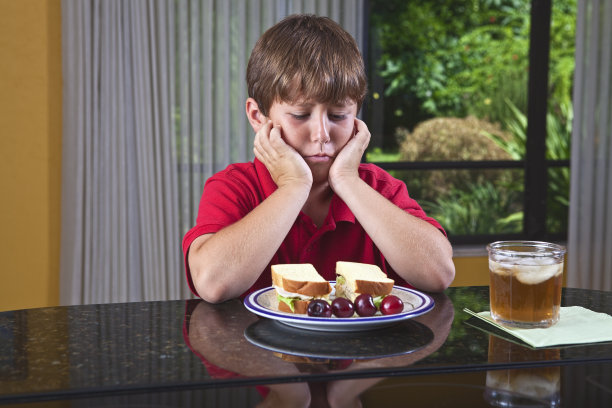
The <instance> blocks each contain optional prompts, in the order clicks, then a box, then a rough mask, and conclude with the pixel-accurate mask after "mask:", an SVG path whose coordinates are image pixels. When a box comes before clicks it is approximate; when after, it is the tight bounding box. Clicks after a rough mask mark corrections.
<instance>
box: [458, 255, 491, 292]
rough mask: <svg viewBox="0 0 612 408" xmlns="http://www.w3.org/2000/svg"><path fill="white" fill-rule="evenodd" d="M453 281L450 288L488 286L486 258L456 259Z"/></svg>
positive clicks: (487, 261)
mask: <svg viewBox="0 0 612 408" xmlns="http://www.w3.org/2000/svg"><path fill="white" fill-rule="evenodd" d="M453 261H454V262H455V280H454V281H453V284H452V285H451V286H470V285H484V286H488V285H489V259H488V258H487V257H486V256H466V257H456V258H454V259H453Z"/></svg>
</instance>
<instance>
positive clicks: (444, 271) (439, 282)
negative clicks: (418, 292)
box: [427, 259, 455, 293]
mask: <svg viewBox="0 0 612 408" xmlns="http://www.w3.org/2000/svg"><path fill="white" fill-rule="evenodd" d="M434 268H435V270H433V271H431V273H430V274H429V276H430V279H429V287H428V288H427V289H428V291H430V292H434V293H439V292H443V291H445V290H446V289H447V288H448V287H449V286H450V285H451V284H452V283H453V281H454V280H455V264H454V263H453V260H452V259H449V260H448V261H447V260H444V261H442V262H440V263H439V264H437V265H435V266H434Z"/></svg>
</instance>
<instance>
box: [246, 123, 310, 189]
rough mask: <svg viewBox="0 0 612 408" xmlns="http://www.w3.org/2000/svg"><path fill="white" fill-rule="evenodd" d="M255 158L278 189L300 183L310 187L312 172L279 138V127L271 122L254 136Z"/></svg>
mask: <svg viewBox="0 0 612 408" xmlns="http://www.w3.org/2000/svg"><path fill="white" fill-rule="evenodd" d="M253 152H254V153H255V157H257V159H259V161H261V162H262V163H263V164H264V165H265V166H266V168H267V169H268V171H269V172H270V175H271V176H272V179H273V180H274V182H275V183H276V185H277V186H278V187H279V188H280V187H282V186H284V185H290V184H297V183H301V184H304V185H307V186H308V188H310V187H311V186H312V172H311V171H310V168H309V167H308V165H307V164H306V162H305V161H304V158H303V157H302V156H300V154H299V153H298V152H297V151H296V150H295V149H294V148H292V147H291V146H289V145H288V144H287V143H285V141H284V140H283V138H282V137H281V127H280V126H279V125H276V126H273V125H272V121H268V122H267V123H266V124H264V125H263V126H262V127H261V128H260V129H259V131H258V132H257V134H256V135H255V142H254V144H253Z"/></svg>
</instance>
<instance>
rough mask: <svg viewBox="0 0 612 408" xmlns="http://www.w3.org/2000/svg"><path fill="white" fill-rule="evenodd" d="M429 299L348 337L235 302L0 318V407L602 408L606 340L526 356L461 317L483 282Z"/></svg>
mask: <svg viewBox="0 0 612 408" xmlns="http://www.w3.org/2000/svg"><path fill="white" fill-rule="evenodd" d="M433 297H434V300H435V302H436V306H435V308H434V309H433V310H432V311H431V312H429V313H427V314H425V315H423V316H419V317H416V318H414V319H411V320H407V321H404V322H401V323H399V324H397V325H394V326H391V327H388V328H382V329H377V330H374V331H364V332H351V333H321V332H314V331H307V330H302V329H294V328H290V327H288V326H284V325H282V324H280V323H277V322H273V321H270V320H267V319H261V318H258V317H257V316H255V315H254V314H252V313H250V312H249V311H247V310H246V309H245V308H244V306H243V305H242V303H241V302H240V301H238V300H235V301H230V302H226V303H223V304H220V305H211V304H207V303H205V302H203V301H198V300H188V301H167V302H143V303H125V304H105V305H87V306H71V307H54V308H41V309H30V310H19V311H11V312H2V313H0V404H14V405H16V406H23V405H22V404H23V403H29V405H28V406H33V407H38V406H40V407H42V406H45V407H47V406H52V407H64V406H65V407H68V406H70V407H80V406H83V407H110V406H121V407H129V406H134V407H136V406H139V407H140V406H149V407H192V406H193V407H196V406H197V407H202V406H223V407H225V406H257V405H258V404H260V403H262V401H264V400H265V402H266V403H267V404H268V405H267V406H279V407H280V406H289V405H290V404H291V402H290V401H293V402H295V401H298V402H304V401H310V402H311V404H312V406H329V405H328V401H331V402H332V405H334V404H336V403H337V404H338V405H337V406H342V405H343V403H344V402H346V401H354V399H355V398H359V399H360V400H361V402H362V404H363V406H408V405H411V406H440V407H442V406H449V407H461V406H470V407H478V406H492V405H495V404H497V405H498V406H542V405H544V406H546V404H548V405H549V406H579V407H591V406H593V407H595V406H596V407H600V406H602V407H610V406H612V343H599V344H590V345H584V346H571V347H561V348H549V349H543V350H542V349H538V350H534V349H532V348H529V347H527V346H525V345H521V344H519V342H516V341H508V340H507V339H505V338H504V337H505V335H504V334H503V333H501V332H495V331H492V330H494V329H491V328H490V327H488V326H485V325H484V324H482V323H480V322H479V321H478V319H475V318H473V317H470V315H468V314H467V313H465V312H463V308H464V307H468V308H470V309H472V310H486V309H488V287H458V288H449V289H448V290H447V291H446V292H445V293H444V294H437V295H434V296H433ZM563 305H565V306H567V305H579V306H584V307H587V308H589V309H591V310H594V311H599V312H606V313H612V293H608V292H600V291H589V290H579V289H564V293H563ZM256 344H257V345H256ZM296 354H297V355H296ZM509 385H513V386H514V387H515V388H514V389H513V390H511V389H509V388H508V386H509ZM519 391H520V393H521V395H518V394H517V392H519ZM509 401H511V402H512V403H513V404H515V405H508V404H509Z"/></svg>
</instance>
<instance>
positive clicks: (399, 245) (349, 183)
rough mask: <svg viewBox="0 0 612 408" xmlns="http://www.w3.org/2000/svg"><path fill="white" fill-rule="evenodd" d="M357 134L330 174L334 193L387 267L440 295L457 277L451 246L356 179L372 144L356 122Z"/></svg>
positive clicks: (367, 132) (365, 127) (421, 222)
mask: <svg viewBox="0 0 612 408" xmlns="http://www.w3.org/2000/svg"><path fill="white" fill-rule="evenodd" d="M356 128H357V133H356V134H355V136H354V137H353V138H352V139H351V140H350V141H349V142H348V143H347V144H346V146H345V147H344V148H343V150H342V152H341V153H340V154H339V155H338V156H337V158H336V160H335V161H334V164H333V166H332V168H331V169H330V174H329V181H330V185H331V187H332V189H333V190H334V192H335V193H336V194H338V196H340V198H342V200H343V201H344V202H345V203H346V204H347V205H348V206H349V208H350V209H351V211H352V212H353V214H354V215H355V217H356V218H357V219H358V220H359V222H360V223H361V225H362V226H363V227H364V229H365V230H366V232H367V233H368V235H369V236H370V237H371V238H372V240H373V241H374V243H375V244H376V246H377V247H378V249H380V251H381V252H382V253H383V255H384V256H385V258H386V260H387V262H389V265H391V267H392V268H393V269H394V270H395V271H396V272H397V273H398V275H400V276H401V277H402V278H404V279H405V280H406V281H407V282H409V283H410V284H411V285H413V286H414V287H416V288H418V289H422V290H426V291H432V292H439V291H442V290H444V289H446V288H447V287H448V286H449V285H450V284H451V282H452V281H453V279H454V277H455V266H454V264H453V261H452V247H451V245H450V243H449V241H448V239H446V237H445V236H444V235H443V234H442V233H440V231H439V230H438V229H437V228H435V227H434V226H433V225H431V224H429V223H428V222H426V221H424V220H421V219H419V218H417V217H414V216H412V215H410V214H408V213H407V212H405V211H404V210H402V209H401V208H399V207H397V206H396V205H395V204H393V203H392V202H390V201H389V200H387V199H386V198H385V197H383V196H382V195H381V194H380V193H378V192H377V191H376V190H374V189H373V188H372V187H370V186H369V185H368V184H367V183H366V182H365V181H363V180H362V179H361V178H360V177H359V172H358V168H359V162H360V160H361V156H362V155H363V153H364V152H365V148H366V147H367V145H368V143H369V140H370V133H369V131H368V129H367V126H366V125H365V123H363V122H362V121H360V120H356Z"/></svg>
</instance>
